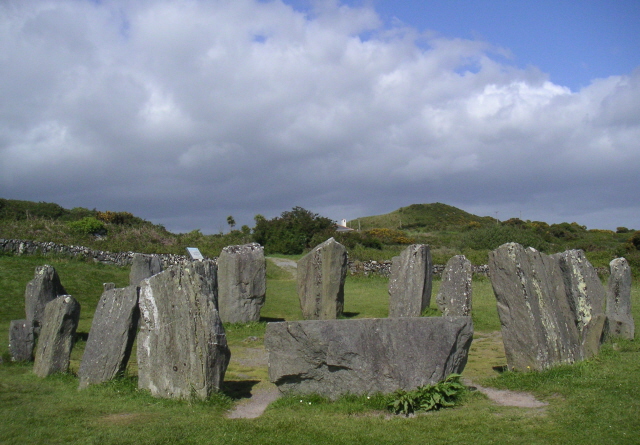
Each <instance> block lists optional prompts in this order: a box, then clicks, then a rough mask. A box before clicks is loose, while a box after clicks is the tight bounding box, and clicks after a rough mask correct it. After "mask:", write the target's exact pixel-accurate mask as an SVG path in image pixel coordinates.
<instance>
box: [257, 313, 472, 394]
mask: <svg viewBox="0 0 640 445" xmlns="http://www.w3.org/2000/svg"><path fill="white" fill-rule="evenodd" d="M472 338H473V324H472V322H471V317H416V318H377V319H375V318H369V319H365V318H363V319H353V320H307V321H292V322H280V323H268V324H267V329H266V332H265V336H264V345H265V348H266V349H267V350H268V351H269V380H270V381H271V382H273V383H275V384H276V385H277V386H278V388H279V389H280V391H282V392H294V393H303V394H308V393H318V394H321V395H324V396H327V397H330V398H332V399H335V398H337V397H339V396H340V395H342V394H347V393H350V394H374V393H378V392H382V393H390V392H393V391H395V390H397V389H405V390H412V389H415V388H417V387H419V386H422V385H426V384H434V383H437V382H438V381H441V380H444V379H445V378H446V377H447V376H448V375H449V374H451V373H461V372H462V370H463V369H464V367H465V365H466V362H467V357H468V353H469V347H470V346H471V341H472Z"/></svg>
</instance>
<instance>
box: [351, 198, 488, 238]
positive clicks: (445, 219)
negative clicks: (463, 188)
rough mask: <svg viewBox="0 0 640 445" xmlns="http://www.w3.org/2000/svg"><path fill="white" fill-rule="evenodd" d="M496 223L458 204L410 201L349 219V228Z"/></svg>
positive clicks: (441, 227) (427, 228) (424, 227)
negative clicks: (385, 212)
mask: <svg viewBox="0 0 640 445" xmlns="http://www.w3.org/2000/svg"><path fill="white" fill-rule="evenodd" d="M470 223H477V224H474V225H476V226H477V225H478V224H479V226H486V225H489V224H495V223H496V220H495V219H494V218H491V217H490V216H476V215H473V214H471V213H468V212H465V211H464V210H460V209H459V208H457V207H453V206H450V205H446V204H442V203H439V202H436V203H433V204H412V205H410V206H407V207H400V208H399V209H398V210H395V211H393V212H391V213H387V214H384V215H377V216H365V217H363V218H358V219H354V220H351V221H349V223H348V225H349V227H351V228H354V229H358V228H360V229H361V230H367V229H373V228H386V229H414V230H421V231H430V230H444V229H446V228H448V227H461V226H468V225H469V224H470Z"/></svg>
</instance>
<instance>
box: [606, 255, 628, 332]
mask: <svg viewBox="0 0 640 445" xmlns="http://www.w3.org/2000/svg"><path fill="white" fill-rule="evenodd" d="M609 267H610V268H611V276H610V277H609V287H608V291H607V323H606V335H607V336H608V337H622V338H626V339H629V340H633V336H634V333H635V324H634V322H633V316H632V315H631V268H630V267H629V263H628V262H627V260H626V259H624V258H616V259H615V260H613V261H611V262H610V263H609Z"/></svg>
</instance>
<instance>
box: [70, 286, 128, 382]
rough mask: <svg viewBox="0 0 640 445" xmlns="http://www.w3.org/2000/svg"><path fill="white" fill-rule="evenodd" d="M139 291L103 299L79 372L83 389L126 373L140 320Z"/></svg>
mask: <svg viewBox="0 0 640 445" xmlns="http://www.w3.org/2000/svg"><path fill="white" fill-rule="evenodd" d="M138 289H139V288H138V287H137V286H129V287H125V288H119V289H110V290H107V291H105V292H104V293H103V294H102V297H100V301H99V302H98V307H97V308H96V312H95V314H94V316H93V323H92V324H91V330H90V331H89V338H88V339H87V345H86V346H85V349H84V355H83V356H82V362H81V363H80V370H79V371H78V376H79V377H80V385H79V389H82V388H86V387H87V386H89V385H91V384H94V383H101V382H106V381H109V380H111V379H113V378H114V377H116V376H117V375H119V374H122V373H123V372H124V370H125V369H126V367H127V363H128V362H129V357H130V356H131V349H132V347H133V341H134V340H135V337H136V330H137V327H138V319H139V318H140V310H139V308H138Z"/></svg>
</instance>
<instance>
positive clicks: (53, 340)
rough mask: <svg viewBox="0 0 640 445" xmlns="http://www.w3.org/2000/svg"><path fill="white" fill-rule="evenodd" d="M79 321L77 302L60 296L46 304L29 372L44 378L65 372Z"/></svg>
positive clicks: (67, 368)
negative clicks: (31, 369) (31, 370)
mask: <svg viewBox="0 0 640 445" xmlns="http://www.w3.org/2000/svg"><path fill="white" fill-rule="evenodd" d="M79 319H80V303H78V302H77V301H76V300H75V298H73V297H72V296H71V295H61V296H59V297H58V298H56V299H55V300H53V301H50V302H49V303H47V305H46V306H45V309H44V317H43V320H42V330H41V332H40V336H39V338H38V345H37V347H36V357H35V361H34V364H33V372H34V373H35V374H36V375H38V376H40V377H46V376H48V375H51V374H54V373H57V372H67V371H68V370H69V359H70V357H71V349H73V343H74V340H75V339H74V337H75V335H76V329H77V328H78V320H79Z"/></svg>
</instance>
